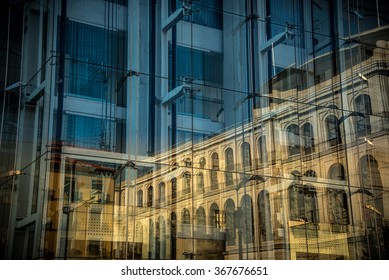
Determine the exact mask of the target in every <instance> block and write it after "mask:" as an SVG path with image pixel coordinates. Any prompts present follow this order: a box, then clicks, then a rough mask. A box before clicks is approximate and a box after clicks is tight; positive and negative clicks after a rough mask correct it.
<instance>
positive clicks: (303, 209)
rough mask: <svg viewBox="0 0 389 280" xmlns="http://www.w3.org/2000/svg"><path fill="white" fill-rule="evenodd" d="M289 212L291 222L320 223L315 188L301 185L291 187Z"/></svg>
mask: <svg viewBox="0 0 389 280" xmlns="http://www.w3.org/2000/svg"><path fill="white" fill-rule="evenodd" d="M289 210H290V219H291V220H295V221H305V222H311V223H317V222H319V215H318V214H319V213H318V209H317V194H316V189H315V187H314V186H311V185H304V186H303V185H301V184H293V185H291V186H290V187H289Z"/></svg>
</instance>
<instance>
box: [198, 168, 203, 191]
mask: <svg viewBox="0 0 389 280" xmlns="http://www.w3.org/2000/svg"><path fill="white" fill-rule="evenodd" d="M197 191H198V192H199V193H202V192H204V174H203V172H199V173H197Z"/></svg>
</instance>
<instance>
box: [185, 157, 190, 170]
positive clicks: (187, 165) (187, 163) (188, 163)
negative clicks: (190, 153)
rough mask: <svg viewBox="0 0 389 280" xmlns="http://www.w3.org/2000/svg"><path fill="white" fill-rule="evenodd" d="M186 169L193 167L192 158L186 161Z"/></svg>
mask: <svg viewBox="0 0 389 280" xmlns="http://www.w3.org/2000/svg"><path fill="white" fill-rule="evenodd" d="M185 167H188V168H189V167H192V161H191V160H190V158H186V159H185Z"/></svg>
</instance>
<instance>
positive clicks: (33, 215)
mask: <svg viewBox="0 0 389 280" xmlns="http://www.w3.org/2000/svg"><path fill="white" fill-rule="evenodd" d="M35 2H36V3H35ZM35 2H34V1H33V3H35V4H37V3H39V4H42V5H33V4H31V5H30V6H29V5H27V4H24V5H23V9H24V11H25V13H27V14H28V15H29V17H28V18H29V20H30V21H31V20H33V19H34V16H33V15H35V16H36V17H35V19H36V21H37V22H39V23H40V24H38V25H35V26H39V27H37V28H36V30H35V31H34V29H28V30H27V31H26V35H25V36H26V39H25V42H29V40H30V41H32V39H31V38H33V37H34V36H35V35H36V34H39V36H40V37H39V38H40V39H41V41H40V42H41V43H39V45H38V46H37V48H36V49H38V50H39V56H36V57H37V59H35V56H33V52H32V51H31V50H30V46H29V45H28V44H27V43H25V44H26V49H25V51H24V52H23V54H24V56H25V58H26V59H25V62H24V64H22V68H23V67H24V69H25V75H26V78H25V79H24V80H26V81H29V84H31V86H30V87H29V88H28V89H29V90H28V91H27V90H25V89H23V90H24V91H23V92H24V93H25V100H24V101H23V102H25V103H23V104H24V107H23V106H22V109H21V113H20V114H21V115H20V116H21V119H22V122H21V123H22V124H21V125H20V130H21V131H23V137H21V140H19V142H18V143H17V145H18V147H19V148H18V149H15V148H13V149H12V148H10V147H6V142H4V141H2V142H1V152H2V153H12V152H13V151H16V153H17V154H18V156H17V157H16V158H17V159H18V161H17V166H16V168H15V169H14V170H15V171H16V170H21V173H20V174H17V175H15V176H11V177H10V178H12V179H14V181H15V183H14V184H15V185H16V186H17V189H18V190H17V191H16V192H15V193H14V197H16V198H14V200H15V202H14V203H15V205H18V206H21V205H23V207H24V208H23V207H22V208H19V210H17V211H16V210H15V211H14V212H12V211H11V210H10V213H11V214H9V215H8V214H7V215H8V216H7V215H6V214H4V215H3V216H4V217H5V216H7V217H5V218H4V219H3V218H2V236H3V232H5V233H6V234H8V235H9V236H13V241H12V240H11V239H9V240H10V241H7V242H5V243H4V246H7V247H8V248H9V250H8V251H9V252H11V253H8V255H7V256H4V258H44V259H155V260H162V259H180V260H182V259H195V260H201V259H203V260H207V259H210V260H211V259H223V260H234V259H271V260H296V259H301V260H302V259H309V260H335V259H388V258H389V224H388V215H389V212H388V211H389V197H388V186H387V183H386V182H388V180H386V179H388V178H389V169H388V164H387V158H388V157H387V155H386V151H387V150H388V147H389V142H388V137H387V134H388V127H389V126H388V113H389V103H388V97H387V96H388V89H389V86H388V69H387V68H388V67H387V65H388V60H389V56H388V40H389V7H388V5H387V3H386V2H385V1H384V0H377V1H373V2H375V3H374V5H372V4H371V3H370V2H372V1H370V2H368V1H362V0H358V1H357V0H355V1H354V0H343V1H331V0H294V1H284V0H279V1H272V0H242V1H235V0H223V1H222V0H199V1H190V0H162V1H155V0H150V1H141V0H139V1H138V0H133V1H132V0H131V1H103V0H93V1H92V0H90V1H74V0H67V1H64V0H63V1H59V2H58V3H57V2H56V3H51V1H38V0H37V1H35ZM92 7H93V9H92ZM33 23H34V22H29V24H33ZM27 26H29V25H28V24H27ZM45 26H46V27H45ZM34 32H35V33H34ZM29 38H30V39H29ZM30 44H31V43H30ZM7 96H8V95H7ZM7 98H8V97H7ZM7 108H10V110H11V107H7ZM15 110H16V109H12V111H13V112H15ZM3 112H5V114H4V115H5V116H6V117H5V118H3V119H4V120H2V127H3V123H4V133H3V132H2V133H3V134H4V135H5V132H6V131H7V130H6V129H5V127H6V122H5V120H9V119H12V118H10V116H8V115H7V111H3ZM30 127H32V128H31V129H30ZM4 137H5V136H4ZM4 137H3V135H2V138H1V139H5V138H4ZM31 139H33V141H31ZM30 142H32V144H31V143H30ZM32 151H33V152H32ZM1 160H2V161H4V160H3V159H1ZM3 166H4V168H3ZM5 166H6V164H3V163H2V168H3V169H4V170H5V171H4V172H8V171H9V169H10V168H8V169H7V168H6V167H5ZM3 169H2V170H3ZM11 175H13V174H11ZM0 182H2V181H0ZM0 184H1V183H0ZM29 186H31V187H30V188H28V187H29ZM26 189H29V190H31V191H26ZM1 191H2V198H1V199H2V203H3V201H6V198H5V197H6V196H7V195H8V196H9V195H10V194H11V192H10V191H8V193H6V192H4V191H3V190H1ZM3 194H4V195H3ZM25 201H28V203H25ZM2 205H6V203H5V202H4V203H3V204H2ZM2 207H3V206H2ZM4 207H5V206H4ZM6 207H8V208H7V209H12V207H11V206H9V204H7V206H6ZM26 209H27V210H26ZM2 213H3V212H2ZM4 213H6V212H4ZM3 220H11V221H13V222H12V223H11V224H8V223H6V222H3ZM20 240H24V241H23V242H20V243H17V241H20ZM16 243H17V244H18V245H15V244H16ZM29 244H35V245H29ZM2 246H3V245H2ZM24 247H26V248H30V249H28V250H30V251H28V250H27V252H30V253H29V254H27V255H26V254H25V253H22V252H26V251H25V249H23V248H24Z"/></svg>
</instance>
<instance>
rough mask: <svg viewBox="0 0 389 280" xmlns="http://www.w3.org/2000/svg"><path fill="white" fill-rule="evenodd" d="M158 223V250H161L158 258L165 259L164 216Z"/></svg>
mask: <svg viewBox="0 0 389 280" xmlns="http://www.w3.org/2000/svg"><path fill="white" fill-rule="evenodd" d="M158 225H159V228H158V231H157V235H158V238H157V242H156V244H157V247H158V250H156V251H157V252H159V256H158V255H157V259H160V260H164V259H166V223H165V219H164V218H163V217H162V216H160V217H159V219H158Z"/></svg>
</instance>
